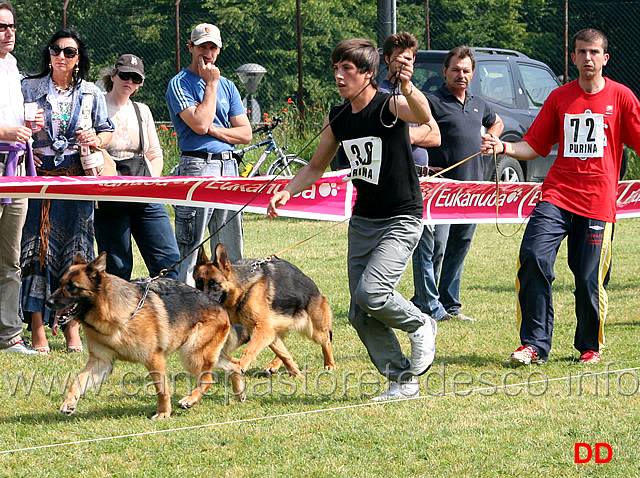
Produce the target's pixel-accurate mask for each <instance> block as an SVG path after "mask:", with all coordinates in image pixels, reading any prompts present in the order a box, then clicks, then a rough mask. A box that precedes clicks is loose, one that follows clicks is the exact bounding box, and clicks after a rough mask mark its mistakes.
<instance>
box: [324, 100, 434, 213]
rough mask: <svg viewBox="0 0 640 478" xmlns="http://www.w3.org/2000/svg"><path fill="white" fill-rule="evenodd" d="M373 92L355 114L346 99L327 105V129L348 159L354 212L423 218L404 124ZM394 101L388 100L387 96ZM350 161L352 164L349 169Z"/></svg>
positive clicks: (417, 182)
mask: <svg viewBox="0 0 640 478" xmlns="http://www.w3.org/2000/svg"><path fill="white" fill-rule="evenodd" d="M388 96H389V95H388V94H386V93H381V92H377V93H376V95H375V96H374V98H373V99H372V100H371V102H370V103H369V104H368V105H367V106H366V107H365V108H364V109H363V110H362V111H359V112H358V113H355V114H354V113H352V112H351V105H350V104H349V103H345V104H342V105H339V106H335V107H333V108H331V111H330V112H329V120H330V121H331V131H332V132H333V134H334V136H335V137H336V138H337V139H338V140H339V141H340V142H341V143H342V146H343V148H344V150H345V153H346V154H347V156H348V157H349V159H350V161H351V168H352V171H351V174H352V176H353V185H354V186H355V187H356V190H357V197H356V202H355V204H354V206H353V215H354V216H362V217H367V218H371V219H383V218H390V217H394V216H399V215H408V216H414V217H420V218H422V212H423V202H422V193H421V191H420V183H419V181H418V175H417V173H416V168H415V164H414V161H413V154H412V152H411V142H410V140H409V127H408V125H407V123H405V122H404V121H402V120H401V119H398V121H397V123H396V124H395V125H394V126H393V127H391V128H386V127H385V126H383V125H382V123H381V120H380V111H381V110H382V108H383V107H384V112H383V114H382V122H384V124H387V125H390V124H391V123H392V122H393V121H394V119H395V117H394V115H393V114H392V113H391V111H390V110H389V103H386V104H385V99H386V98H387V97H388ZM391 101H393V99H392V100H391ZM354 165H355V168H354Z"/></svg>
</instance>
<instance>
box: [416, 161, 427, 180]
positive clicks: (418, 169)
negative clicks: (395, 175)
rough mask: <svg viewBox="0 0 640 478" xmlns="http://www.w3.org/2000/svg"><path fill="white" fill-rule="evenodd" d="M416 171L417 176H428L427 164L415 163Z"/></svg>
mask: <svg viewBox="0 0 640 478" xmlns="http://www.w3.org/2000/svg"><path fill="white" fill-rule="evenodd" d="M416 172H417V173H418V177H419V178H424V177H426V176H429V166H418V165H417V164H416Z"/></svg>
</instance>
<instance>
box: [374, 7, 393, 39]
mask: <svg viewBox="0 0 640 478" xmlns="http://www.w3.org/2000/svg"><path fill="white" fill-rule="evenodd" d="M377 30H378V47H382V44H383V43H384V41H385V40H386V39H387V37H388V36H389V35H391V34H392V33H395V32H396V2H395V0H378V24H377Z"/></svg>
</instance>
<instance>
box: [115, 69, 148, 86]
mask: <svg viewBox="0 0 640 478" xmlns="http://www.w3.org/2000/svg"><path fill="white" fill-rule="evenodd" d="M118 76H119V77H120V79H121V80H122V81H128V80H131V81H133V82H134V83H135V84H136V85H139V84H140V83H142V77H141V76H140V75H138V74H137V73H128V72H124V71H119V72H118Z"/></svg>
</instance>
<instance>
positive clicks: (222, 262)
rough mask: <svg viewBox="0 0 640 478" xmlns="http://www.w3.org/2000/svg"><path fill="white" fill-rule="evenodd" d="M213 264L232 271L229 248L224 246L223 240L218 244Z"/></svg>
mask: <svg viewBox="0 0 640 478" xmlns="http://www.w3.org/2000/svg"><path fill="white" fill-rule="evenodd" d="M213 265H214V266H216V267H217V268H218V269H221V270H225V271H231V263H230V262H229V254H228V253H227V248H226V247H224V244H223V243H221V242H220V243H218V245H217V246H216V260H215V262H214V263H213Z"/></svg>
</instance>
